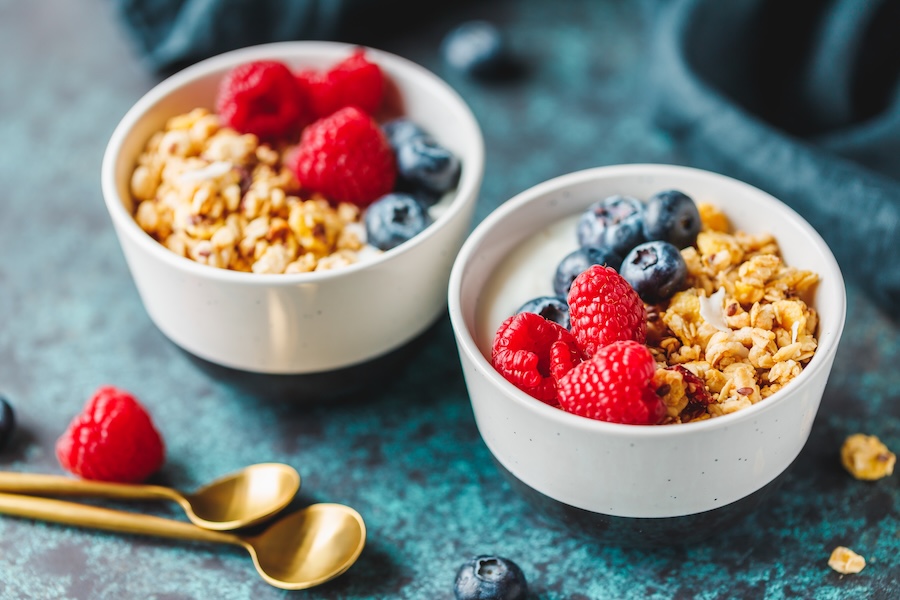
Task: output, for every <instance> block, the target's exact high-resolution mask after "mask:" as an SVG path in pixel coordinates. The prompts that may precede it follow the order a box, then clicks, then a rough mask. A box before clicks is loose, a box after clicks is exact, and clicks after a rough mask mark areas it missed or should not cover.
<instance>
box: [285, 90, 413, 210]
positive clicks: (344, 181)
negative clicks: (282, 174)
mask: <svg viewBox="0 0 900 600" xmlns="http://www.w3.org/2000/svg"><path fill="white" fill-rule="evenodd" d="M288 165H289V167H290V168H291V169H292V170H293V171H294V173H295V174H296V175H297V179H298V180H299V181H300V184H301V185H302V186H303V187H305V188H307V189H309V190H312V191H314V192H320V193H322V194H324V195H325V196H326V197H327V198H328V199H329V200H332V201H334V202H351V203H353V204H356V205H357V206H361V207H365V206H368V205H369V204H371V203H372V202H374V201H375V200H377V199H378V198H380V197H381V196H383V195H385V194H387V193H388V192H390V191H391V190H393V189H394V181H395V180H396V177H397V168H396V164H395V162H394V152H393V151H392V150H391V146H390V144H389V143H388V141H387V138H386V137H385V136H384V132H382V130H381V128H380V127H379V126H378V124H377V123H376V122H375V121H374V120H372V118H371V117H369V116H368V115H367V114H365V113H364V112H362V111H361V110H359V109H358V108H355V107H352V106H348V107H347V108H342V109H341V110H339V111H337V112H336V113H334V114H332V115H331V116H328V117H325V118H324V119H319V120H318V121H316V122H315V123H313V124H311V125H309V126H308V127H307V128H306V129H304V130H303V134H302V136H301V138H300V144H299V145H298V146H297V149H296V151H295V152H294V154H293V155H292V156H291V157H290V158H289V159H288Z"/></svg>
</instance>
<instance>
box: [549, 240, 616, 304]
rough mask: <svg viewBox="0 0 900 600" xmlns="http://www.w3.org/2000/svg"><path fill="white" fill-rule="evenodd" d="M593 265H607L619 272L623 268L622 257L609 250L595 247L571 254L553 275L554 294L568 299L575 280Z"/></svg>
mask: <svg viewBox="0 0 900 600" xmlns="http://www.w3.org/2000/svg"><path fill="white" fill-rule="evenodd" d="M592 265H606V266H607V267H612V268H613V269H615V270H616V271H618V270H619V267H621V266H622V257H621V256H619V255H618V254H616V253H615V252H613V251H612V250H610V249H609V248H595V247H593V246H587V247H584V248H579V249H578V250H574V251H573V252H570V253H569V254H567V255H566V257H565V258H563V259H562V260H561V261H559V265H557V267H556V273H555V274H554V275H553V292H554V293H555V294H556V295H557V296H559V297H560V298H566V297H567V296H568V295H569V288H570V287H572V282H573V281H575V278H576V277H578V276H579V275H581V273H582V272H583V271H586V270H587V268H588V267H590V266H592Z"/></svg>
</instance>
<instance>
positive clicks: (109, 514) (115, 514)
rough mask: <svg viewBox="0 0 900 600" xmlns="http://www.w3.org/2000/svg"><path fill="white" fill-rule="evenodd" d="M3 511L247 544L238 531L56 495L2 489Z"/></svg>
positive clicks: (106, 527) (111, 528)
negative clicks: (210, 529)
mask: <svg viewBox="0 0 900 600" xmlns="http://www.w3.org/2000/svg"><path fill="white" fill-rule="evenodd" d="M0 513H2V514H7V515H12V516H16V517H25V518H27V519H37V520H40V521H52V522H54V523H63V524H65V525H75V526H77V527H86V528H90V529H103V530H106V531H116V532H120V533H133V534H139V535H151V536H157V537H167V538H176V539H181V540H194V541H198V542H212V543H222V544H233V545H236V546H245V542H244V541H243V540H242V539H241V538H239V537H237V536H235V535H231V534H228V533H221V532H218V531H208V530H206V529H203V528H201V527H197V526H196V525H192V524H190V523H183V522H181V521H173V520H170V519H163V518H161V517H155V516H152V515H141V514H136V513H130V512H125V511H121V510H112V509H109V508H100V507H98V506H90V505H87V504H78V503H76V502H67V501H65V500H55V499H52V498H35V497H33V496H18V495H15V494H3V493H0Z"/></svg>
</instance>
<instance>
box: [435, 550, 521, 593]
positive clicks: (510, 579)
mask: <svg viewBox="0 0 900 600" xmlns="http://www.w3.org/2000/svg"><path fill="white" fill-rule="evenodd" d="M453 591H454V592H455V593H456V600H525V598H526V597H527V595H528V583H527V582H526V581H525V574H524V573H522V569H520V568H519V565H517V564H516V563H514V562H513V561H511V560H509V559H508V558H503V557H501V556H477V557H475V558H473V559H472V560H470V561H468V562H467V563H465V564H463V566H461V567H460V568H459V571H457V573H456V584H455V585H454V588H453Z"/></svg>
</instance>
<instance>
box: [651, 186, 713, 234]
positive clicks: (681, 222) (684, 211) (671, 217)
mask: <svg viewBox="0 0 900 600" xmlns="http://www.w3.org/2000/svg"><path fill="white" fill-rule="evenodd" d="M700 225H701V222H700V212H699V211H698V210H697V205H696V204H694V201H693V199H691V197H690V196H688V195H687V194H685V193H683V192H679V191H678V190H666V191H664V192H659V193H657V194H654V195H653V196H652V197H651V198H650V199H649V200H648V201H647V206H646V207H645V208H644V237H646V238H647V240H662V241H665V242H669V243H670V244H674V245H675V246H677V247H678V248H687V247H688V246H692V245H693V244H694V242H695V241H697V234H698V233H700Z"/></svg>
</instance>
